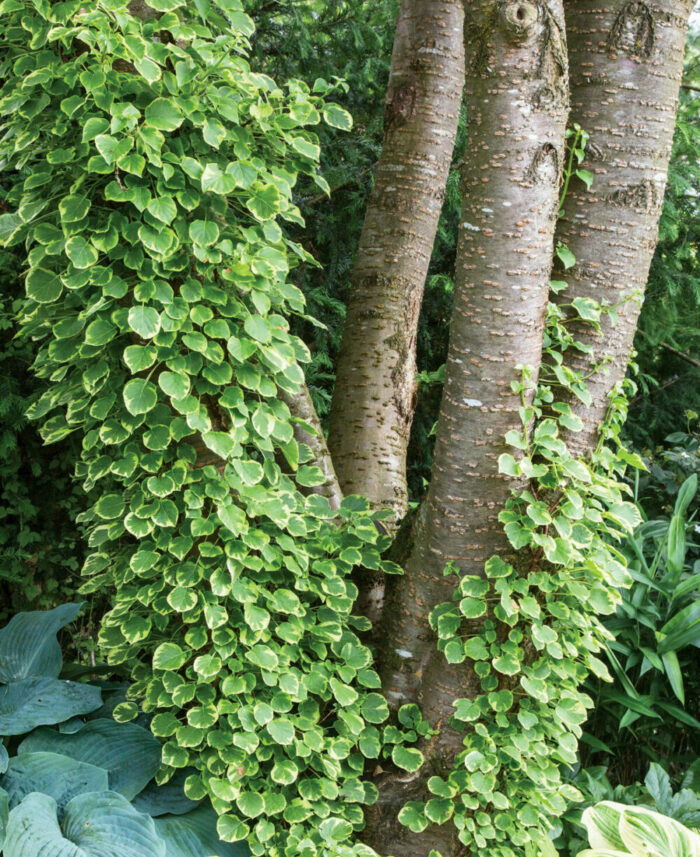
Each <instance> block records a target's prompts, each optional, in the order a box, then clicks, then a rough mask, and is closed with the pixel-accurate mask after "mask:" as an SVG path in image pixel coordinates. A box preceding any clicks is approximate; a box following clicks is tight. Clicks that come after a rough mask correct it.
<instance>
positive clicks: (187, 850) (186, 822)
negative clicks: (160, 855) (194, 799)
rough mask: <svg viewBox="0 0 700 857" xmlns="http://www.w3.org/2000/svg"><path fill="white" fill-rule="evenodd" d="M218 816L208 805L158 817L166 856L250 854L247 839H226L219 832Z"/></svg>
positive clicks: (225, 856) (238, 856)
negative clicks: (226, 840)
mask: <svg viewBox="0 0 700 857" xmlns="http://www.w3.org/2000/svg"><path fill="white" fill-rule="evenodd" d="M216 821H217V816H216V813H215V812H214V810H213V809H211V808H210V807H208V806H200V807H198V808H197V809H194V810H192V811H191V812H188V813H187V815H166V816H163V817H162V818H156V819H155V825H156V830H157V831H158V835H159V836H160V837H161V838H162V839H163V841H164V842H165V857H204V855H206V857H248V855H249V854H250V850H249V848H248V846H247V845H246V844H245V843H244V842H222V841H221V840H220V839H219V836H218V834H217V832H216Z"/></svg>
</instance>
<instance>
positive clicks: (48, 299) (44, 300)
mask: <svg viewBox="0 0 700 857" xmlns="http://www.w3.org/2000/svg"><path fill="white" fill-rule="evenodd" d="M26 287H27V297H28V298H31V299H32V300H35V301H36V302H37V303H40V304H49V303H52V302H53V301H55V300H56V299H57V298H58V297H60V295H61V292H62V291H63V284H62V283H61V281H60V280H59V278H58V277H57V276H56V274H54V273H53V272H52V271H47V270H46V269H45V268H32V269H31V271H30V272H29V273H28V274H27V282H26Z"/></svg>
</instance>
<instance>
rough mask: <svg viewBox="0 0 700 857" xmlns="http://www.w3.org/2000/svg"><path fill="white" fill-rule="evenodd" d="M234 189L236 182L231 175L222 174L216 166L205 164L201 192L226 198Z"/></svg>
mask: <svg viewBox="0 0 700 857" xmlns="http://www.w3.org/2000/svg"><path fill="white" fill-rule="evenodd" d="M235 189H236V180H235V179H234V177H233V176H232V175H229V174H228V173H224V172H223V170H222V169H221V167H219V166H218V164H207V165H206V166H205V167H204V171H203V172H202V190H203V191H204V192H205V193H207V192H209V191H210V192H211V193H216V194H219V195H220V196H226V195H227V194H229V193H232V192H233V191H234V190H235Z"/></svg>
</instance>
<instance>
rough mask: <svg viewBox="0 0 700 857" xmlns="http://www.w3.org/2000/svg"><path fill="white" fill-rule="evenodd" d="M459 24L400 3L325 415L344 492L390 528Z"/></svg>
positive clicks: (452, 99) (456, 77)
mask: <svg viewBox="0 0 700 857" xmlns="http://www.w3.org/2000/svg"><path fill="white" fill-rule="evenodd" d="M463 18H464V9H463V0H402V2H401V7H400V10H399V17H398V23H397V29H396V38H395V42H394V50H393V55H392V59H391V73H390V78H389V88H388V92H387V99H386V107H385V132H384V145H383V149H382V155H381V158H380V160H379V166H378V169H377V175H376V179H375V184H374V189H373V192H372V195H371V197H370V201H369V205H368V208H367V213H366V215H365V222H364V226H363V230H362V236H361V238H360V244H359V248H358V251H357V259H356V261H355V266H354V269H353V274H352V288H351V292H350V298H349V303H348V309H347V317H346V321H345V332H344V336H343V342H342V346H341V350H340V357H339V363H338V371H337V377H336V382H335V393H334V396H333V403H332V407H331V417H330V434H329V440H328V444H329V448H330V450H331V454H332V456H333V461H334V464H335V468H336V472H337V474H338V479H339V481H340V486H341V488H342V490H343V491H344V492H345V493H346V494H353V493H359V494H364V495H365V496H367V497H369V499H370V500H371V501H372V503H373V504H374V505H375V506H377V507H385V508H389V509H392V510H393V511H394V513H395V521H396V522H398V521H399V520H400V519H401V518H402V517H403V515H404V514H405V512H406V509H407V507H408V494H407V487H406V447H407V445H408V438H409V432H410V428H411V421H412V418H413V410H414V396H415V389H414V386H415V381H414V378H415V347H416V331H417V327H418V315H419V312H420V305H421V300H422V296H423V285H424V282H425V277H426V274H427V272H428V264H429V262H430V255H431V251H432V248H433V242H434V239H435V232H436V230H437V225H438V219H439V217H440V210H441V208H442V201H443V196H444V191H445V183H446V181H447V174H448V171H449V168H450V162H451V158H452V150H453V148H454V141H455V136H456V133H457V123H458V120H459V112H460V104H461V97H462V83H463V56H464V48H463V38H462V26H463Z"/></svg>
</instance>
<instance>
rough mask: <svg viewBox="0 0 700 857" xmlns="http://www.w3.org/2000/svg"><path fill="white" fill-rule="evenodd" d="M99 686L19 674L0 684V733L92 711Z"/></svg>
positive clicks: (98, 700) (98, 698)
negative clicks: (26, 676)
mask: <svg viewBox="0 0 700 857" xmlns="http://www.w3.org/2000/svg"><path fill="white" fill-rule="evenodd" d="M101 704H102V699H101V696H100V689H99V688H98V687H93V686H92V685H89V684H78V683H77V682H74V681H62V680H61V679H57V678H48V677H40V678H23V679H19V680H18V681H13V682H10V684H6V685H5V686H4V687H0V735H23V734H24V733H25V732H31V730H32V729H36V727H37V726H52V725H53V724H54V723H61V722H62V721H63V720H68V719H69V718H71V717H75V715H76V714H87V713H88V712H89V711H95V709H97V708H99V707H100V705H101Z"/></svg>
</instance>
